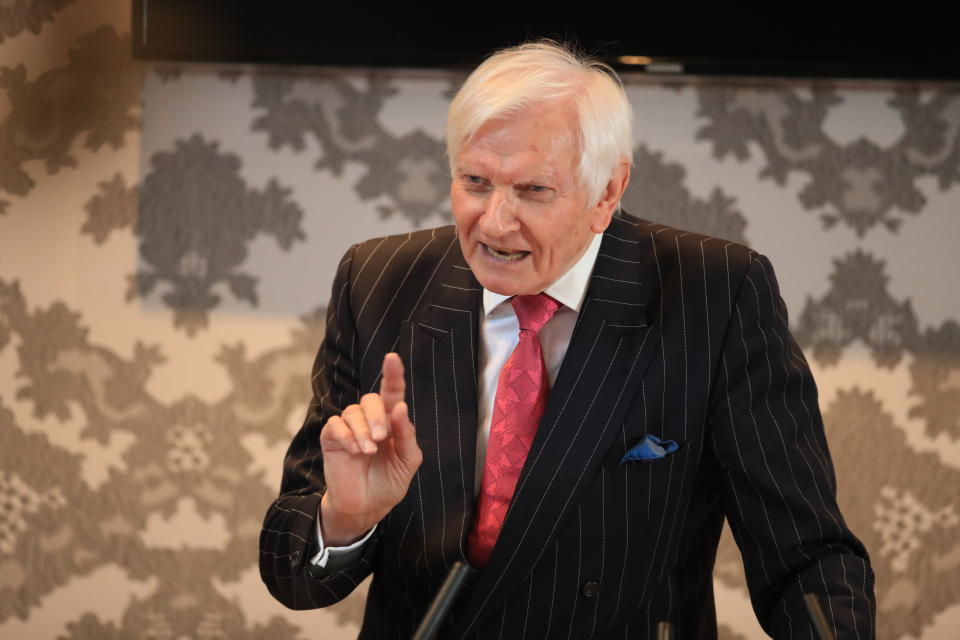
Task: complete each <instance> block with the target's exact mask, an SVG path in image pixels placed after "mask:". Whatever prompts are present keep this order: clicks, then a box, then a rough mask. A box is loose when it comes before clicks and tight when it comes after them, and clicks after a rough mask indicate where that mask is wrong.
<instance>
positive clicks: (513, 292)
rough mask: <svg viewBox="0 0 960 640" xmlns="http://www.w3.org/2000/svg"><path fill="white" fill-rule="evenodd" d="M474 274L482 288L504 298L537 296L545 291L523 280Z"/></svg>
mask: <svg viewBox="0 0 960 640" xmlns="http://www.w3.org/2000/svg"><path fill="white" fill-rule="evenodd" d="M474 274H475V275H476V276H477V280H478V281H479V282H480V286H482V287H483V288H484V289H486V290H487V291H492V292H493V293H499V294H500V295H502V296H524V295H531V294H537V293H540V292H541V291H543V287H538V286H537V285H536V284H535V283H530V282H524V281H523V280H517V279H512V278H510V279H508V278H497V277H483V276H481V275H480V274H477V272H476V271H474Z"/></svg>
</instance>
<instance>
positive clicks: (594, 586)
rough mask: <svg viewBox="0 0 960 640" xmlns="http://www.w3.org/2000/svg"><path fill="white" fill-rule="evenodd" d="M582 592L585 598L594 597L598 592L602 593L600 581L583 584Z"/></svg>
mask: <svg viewBox="0 0 960 640" xmlns="http://www.w3.org/2000/svg"><path fill="white" fill-rule="evenodd" d="M580 593H581V594H582V595H583V597H584V598H593V597H594V596H596V595H597V594H598V593H600V583H599V582H587V583H585V584H584V585H583V589H581V590H580Z"/></svg>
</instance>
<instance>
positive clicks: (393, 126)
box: [0, 0, 960, 640]
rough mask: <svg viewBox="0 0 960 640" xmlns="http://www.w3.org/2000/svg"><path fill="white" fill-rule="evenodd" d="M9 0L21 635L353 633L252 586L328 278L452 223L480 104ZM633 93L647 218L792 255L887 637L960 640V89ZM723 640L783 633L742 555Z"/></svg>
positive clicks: (784, 87)
mask: <svg viewBox="0 0 960 640" xmlns="http://www.w3.org/2000/svg"><path fill="white" fill-rule="evenodd" d="M128 12H129V7H128V6H127V4H126V3H124V2H122V1H121V0H110V1H107V2H104V1H94V0H15V1H13V2H10V1H6V2H3V3H0V504H2V505H3V506H2V508H0V637H2V638H55V637H60V638H70V639H80V638H128V637H142V638H173V637H181V636H188V637H196V638H218V637H229V638H267V637H275V636H278V635H284V636H287V637H290V638H308V637H321V636H322V637H325V638H341V637H342V638H346V637H354V636H355V634H356V628H357V621H358V619H359V616H360V613H361V611H362V604H363V603H362V593H363V591H364V589H365V587H361V589H360V590H358V593H357V594H356V595H355V596H352V597H351V598H350V599H349V600H347V601H345V602H344V603H342V604H341V605H339V606H338V607H334V608H332V609H330V610H326V611H319V612H290V611H286V610H284V609H283V608H282V607H281V606H280V605H278V604H276V603H274V602H273V601H272V600H271V599H270V598H269V596H268V594H267V593H266V590H265V589H264V588H263V587H262V585H261V584H260V581H259V576H258V573H257V568H256V559H257V536H258V533H259V526H260V519H261V518H262V515H263V512H264V510H265V508H266V506H267V505H268V504H269V502H270V500H271V499H272V496H273V495H274V493H275V491H276V489H277V483H278V481H279V475H280V462H281V459H282V456H283V452H284V449H285V446H286V443H287V441H288V440H289V437H290V435H291V434H292V432H293V430H295V429H296V428H297V426H298V423H299V421H300V420H301V418H302V416H303V412H304V409H305V406H306V402H307V398H308V386H307V382H308V375H309V369H310V364H311V361H312V357H313V355H314V353H315V350H316V348H317V344H318V342H319V340H320V338H321V337H322V333H323V328H322V323H321V322H320V321H319V319H320V318H321V317H322V312H323V309H324V306H325V304H326V300H327V296H328V295H329V288H330V283H331V278H332V275H333V270H334V265H335V264H336V262H337V260H338V259H339V257H340V255H341V254H342V252H343V251H344V250H345V249H346V248H347V247H348V246H349V244H351V243H352V242H354V241H357V240H360V239H363V238H367V237H370V236H374V235H381V234H386V233H396V232H403V231H407V230H409V229H413V228H418V227H419V228H422V227H425V226H430V225H437V224H444V223H446V222H447V221H448V220H449V218H450V215H449V211H448V205H447V200H446V190H447V182H448V178H447V175H446V168H445V163H444V159H443V150H442V145H441V137H442V124H443V120H444V113H445V109H446V105H447V100H448V95H449V92H450V91H451V89H452V88H453V87H454V86H456V83H457V82H458V81H459V80H460V79H461V78H459V77H458V76H456V75H452V74H444V73H440V72H435V73H426V72H420V73H413V72H397V71H350V72H338V71H329V70H328V71H317V70H295V69H270V68H261V67H256V68H240V67H223V68H213V67H205V66H194V65H181V66H178V67H170V66H164V65H144V64H142V63H140V62H138V61H134V60H132V59H131V57H130V55H129V51H130V42H129V24H130V17H129V13H128ZM958 89H960V88H958V87H957V86H956V85H953V86H948V85H934V84H926V85H915V84H899V83H898V84H893V83H859V84H852V83H840V82H835V83H827V82H819V83H812V82H802V81H789V82H788V81H776V80H771V81H763V82H749V81H745V80H728V81H717V80H709V81H707V80H696V79H685V80H682V81H677V82H670V83H663V82H660V81H650V80H644V79H638V78H634V79H630V80H629V82H628V92H629V95H630V98H631V100H632V102H633V104H634V106H635V109H636V115H637V122H638V126H637V131H636V154H635V160H636V171H635V174H634V178H633V181H632V183H631V187H630V191H629V193H628V196H627V198H626V200H625V205H626V208H627V209H628V210H630V211H632V212H635V213H638V214H639V215H642V216H644V217H648V218H653V219H656V220H660V221H663V222H666V223H669V224H675V225H678V226H682V227H686V228H691V229H694V230H697V231H703V232H707V233H711V234H715V235H718V236H720V237H724V238H729V239H733V240H738V241H742V242H747V243H748V244H750V245H751V246H753V247H754V248H756V249H758V250H760V251H762V252H764V253H766V254H767V255H769V256H770V257H771V259H772V260H773V262H774V264H775V265H776V267H777V270H778V275H779V278H780V282H781V286H782V290H783V293H784V297H785V298H786V302H787V304H788V306H789V308H790V310H791V314H792V316H791V326H792V327H793V329H794V331H795V334H796V336H797V338H798V340H799V341H800V343H801V345H802V346H803V348H804V350H805V352H806V353H807V355H808V359H809V360H810V361H811V365H812V367H813V368H814V371H815V374H816V375H817V380H818V383H819V387H820V403H821V407H822V409H823V411H824V414H825V420H826V425H827V430H828V435H829V438H830V443H831V449H832V453H833V456H834V460H835V463H836V465H837V467H838V476H839V486H840V502H841V504H842V506H843V507H844V509H845V514H846V516H847V519H848V520H849V522H850V524H851V526H852V528H853V529H854V530H855V531H856V532H857V533H858V534H859V535H860V536H861V537H862V538H863V540H864V541H865V543H866V544H867V546H868V548H869V549H870V551H871V554H872V556H873V560H874V564H875V568H876V571H877V574H878V590H879V592H878V600H879V605H878V608H879V629H880V635H881V637H889V638H923V639H924V640H933V639H940V638H948V637H951V633H950V632H949V631H948V630H955V629H956V628H957V626H958V625H960V542H958V541H960V535H958V534H960V522H958V515H960V514H958V495H960V325H958V320H960V296H958V295H957V282H956V281H957V277H958V275H960V258H958V256H957V251H956V249H955V246H954V245H955V242H956V238H957V233H958V231H960V185H958V182H960V169H958V167H960V91H958ZM716 587H717V598H718V606H719V608H720V618H721V622H722V623H723V626H722V635H723V637H725V638H756V637H762V633H761V632H760V631H759V630H758V627H757V625H756V622H755V621H754V620H753V614H752V611H751V610H750V605H749V600H748V598H747V595H746V591H745V589H744V587H743V581H742V572H741V570H740V568H739V554H738V552H737V551H736V548H735V546H733V545H732V543H731V541H730V540H729V537H727V538H725V541H724V545H723V547H722V549H721V552H720V555H719V558H718V563H717V569H716Z"/></svg>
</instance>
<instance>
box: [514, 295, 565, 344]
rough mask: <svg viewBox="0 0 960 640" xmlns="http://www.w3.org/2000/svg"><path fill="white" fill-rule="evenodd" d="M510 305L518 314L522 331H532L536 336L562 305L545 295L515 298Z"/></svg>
mask: <svg viewBox="0 0 960 640" xmlns="http://www.w3.org/2000/svg"><path fill="white" fill-rule="evenodd" d="M510 304H512V305H513V310H514V311H516V312H517V320H518V321H519V322H520V330H521V331H531V332H533V333H534V334H537V333H540V329H542V328H543V325H545V324H547V321H548V320H550V318H552V317H553V314H554V313H556V311H557V309H559V308H560V303H559V302H557V301H556V300H554V299H553V298H551V297H550V296H548V295H547V294H545V293H538V294H537V295H535V296H513V297H512V298H511V299H510Z"/></svg>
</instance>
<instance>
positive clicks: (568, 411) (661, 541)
mask: <svg viewBox="0 0 960 640" xmlns="http://www.w3.org/2000/svg"><path fill="white" fill-rule="evenodd" d="M480 313H481V287H480V285H479V284H478V283H477V281H476V279H475V278H474V277H473V274H472V272H471V271H470V268H469V266H468V265H467V264H466V262H465V261H464V259H463V255H462V253H461V251H460V247H459V243H458V240H457V238H456V235H455V231H454V229H453V228H452V227H445V228H440V229H434V230H428V231H422V232H417V233H412V234H410V235H407V236H395V237H389V238H380V239H375V240H370V241H368V242H365V243H362V244H360V245H357V246H354V247H352V248H351V249H350V250H349V251H348V252H347V254H346V255H345V257H344V259H343V260H342V262H341V263H340V266H339V269H338V272H337V276H336V280H335V283H334V288H333V297H332V300H331V303H330V307H329V311H328V325H327V333H326V337H325V339H324V343H323V345H322V347H321V349H320V352H319V355H318V356H317V361H316V365H315V368H314V375H313V388H314V394H315V395H314V399H313V402H312V404H311V407H310V409H309V412H308V416H307V419H306V423H305V424H304V426H303V428H302V429H301V431H300V432H299V433H298V435H297V436H296V437H295V438H294V440H293V442H292V444H291V446H290V450H289V452H288V455H287V458H286V460H285V463H284V474H283V482H282V488H281V494H280V497H279V498H278V500H277V501H276V502H275V503H274V504H273V505H272V506H271V507H270V509H269V511H268V513H267V516H266V519H265V522H264V528H263V532H262V534H261V542H260V554H261V555H260V558H261V560H260V568H261V574H262V577H263V579H264V581H265V582H266V584H267V586H268V588H269V589H270V591H271V593H272V594H273V595H274V596H275V597H276V598H278V599H279V600H280V601H281V602H283V603H284V604H286V605H287V606H289V607H292V608H297V609H301V608H314V607H323V606H326V605H329V604H332V603H334V602H337V601H338V600H340V599H342V598H344V597H345V596H346V595H347V594H349V593H350V591H351V590H352V589H353V588H354V587H355V586H356V585H357V583H359V582H360V581H361V580H362V579H363V578H365V577H366V576H367V575H368V574H369V573H370V572H371V571H372V572H373V573H374V576H373V582H372V584H371V587H370V592H369V596H368V601H367V608H366V615H365V618H364V623H363V629H362V632H361V635H360V637H361V638H398V637H399V638H403V637H409V636H410V635H411V634H412V632H413V630H414V627H415V625H416V623H417V621H418V620H419V619H420V618H421V616H422V615H423V614H424V613H425V611H426V608H427V605H428V603H429V601H430V599H431V597H432V596H433V595H434V593H435V592H436V590H437V588H438V586H439V584H440V582H441V581H442V579H443V577H444V576H445V574H446V572H447V570H448V568H449V567H450V565H451V564H452V563H453V562H454V561H456V560H463V559H464V540H465V538H466V534H467V531H468V530H469V528H470V523H471V517H472V515H473V509H474V486H473V483H474V466H475V458H476V453H475V446H476V444H475V443H476V428H477V424H476V423H477V371H478V362H477V358H478V339H479V335H478V317H479V314H480ZM389 351H398V352H399V353H400V354H401V355H402V356H403V358H404V361H405V363H406V375H407V402H408V403H409V406H410V409H411V413H412V419H413V422H414V424H415V425H416V429H417V440H418V442H419V444H420V447H421V449H422V450H423V454H424V460H423V464H422V465H421V467H420V469H419V471H418V472H417V474H416V476H415V477H414V479H413V481H412V483H411V486H410V489H409V491H408V493H407V495H406V497H405V498H404V500H403V501H402V502H401V503H400V504H398V505H397V506H396V508H394V509H393V511H392V512H391V513H390V514H389V515H388V516H387V517H386V518H385V520H384V521H383V522H382V523H381V525H380V526H379V527H378V529H377V531H376V533H375V534H374V537H373V538H372V540H371V542H370V543H368V544H367V545H366V547H365V550H364V553H363V557H362V558H361V559H360V560H359V561H357V562H356V563H355V564H353V565H351V566H349V567H347V568H345V569H343V570H342V571H337V572H335V573H333V574H330V575H326V576H319V577H314V575H313V573H312V568H311V566H310V565H309V562H308V561H307V559H308V558H309V557H310V555H311V554H312V553H314V551H315V549H314V548H313V547H314V542H313V541H314V536H315V530H314V527H315V517H316V513H317V506H318V503H319V500H320V496H321V495H322V493H323V491H324V483H323V461H322V458H321V454H320V448H319V432H320V429H321V427H322V426H323V424H324V422H325V421H326V419H327V417H328V416H330V415H331V414H335V413H339V411H340V410H341V409H342V408H343V407H345V406H346V405H348V404H351V403H353V402H356V401H357V400H358V398H359V397H360V396H361V395H362V394H363V393H367V392H369V391H371V390H375V389H376V388H377V387H378V383H379V381H378V377H379V374H380V364H381V361H382V358H383V355H384V354H385V353H387V352H389ZM645 434H654V435H656V436H658V437H660V438H665V439H671V440H675V441H677V442H679V443H682V444H683V446H682V447H681V448H680V450H679V451H678V452H676V453H675V454H673V455H670V456H668V457H666V458H663V459H661V460H657V461H654V462H626V463H621V459H622V458H623V456H624V453H625V452H626V451H627V450H629V449H630V448H631V447H632V446H633V445H634V444H635V443H637V442H638V441H640V440H641V439H642V438H643V437H644V435H645ZM834 496H835V478H834V474H833V469H832V466H831V461H830V457H829V453H828V450H827V443H826V441H825V439H824V433H823V427H822V423H821V418H820V413H819V409H818V406H817V392H816V388H815V386H814V382H813V380H812V378H811V376H810V372H809V370H808V368H807V365H806V362H805V361H804V359H803V356H802V354H801V353H800V350H799V348H798V347H797V346H796V344H795V343H794V342H793V340H792V338H791V336H790V335H789V332H788V330H787V317H786V310H785V308H784V306H783V303H782V301H781V299H780V297H779V293H778V289H777V284H776V281H775V279H774V275H773V271H772V269H771V266H770V263H769V262H768V261H767V259H766V258H765V257H763V256H761V255H759V254H756V253H754V252H752V251H750V250H749V249H747V248H745V247H743V246H740V245H736V244H733V243H730V242H726V241H722V240H717V239H714V238H708V237H704V236H699V235H695V234H692V233H685V232H681V231H678V230H676V229H671V228H669V227H665V226H663V225H659V224H655V223H651V222H646V221H641V220H637V219H636V218H633V217H630V216H628V215H626V214H624V215H621V216H620V217H617V218H614V219H613V221H612V223H611V225H610V227H609V228H608V230H607V232H606V233H605V236H604V238H603V242H602V245H601V249H600V254H599V257H598V258H597V263H596V266H595V268H594V272H593V275H592V279H591V281H590V284H589V287H588V291H587V297H586V299H585V301H584V304H583V306H582V309H581V313H580V316H579V318H578V321H577V326H576V329H575V331H574V334H573V337H572V338H571V342H570V345H569V348H568V350H567V354H566V357H565V359H564V361H563V364H562V366H561V369H560V372H559V374H558V376H557V379H556V382H555V384H554V388H553V389H552V391H551V395H550V400H549V404H548V406H547V409H546V411H545V413H544V415H543V418H542V421H541V423H540V427H539V430H538V431H537V435H536V438H535V440H534V442H533V446H532V448H531V450H530V453H529V456H528V459H527V461H526V464H525V466H524V469H523V473H522V475H521V478H520V480H519V482H518V485H517V489H516V493H515V495H514V501H513V503H512V506H511V511H510V514H509V516H508V518H507V520H506V522H505V525H504V528H503V530H502V532H501V535H500V538H499V541H498V543H497V545H496V547H495V548H494V550H493V553H492V555H491V557H490V560H489V563H488V565H487V567H486V568H485V569H484V570H483V571H482V572H481V573H480V574H479V575H478V577H477V579H476V580H475V582H474V583H473V585H472V588H471V589H470V590H469V591H468V592H467V593H466V594H464V595H463V596H462V597H461V598H460V599H459V601H458V603H457V606H456V607H455V612H454V615H453V617H452V619H451V620H450V621H449V622H448V623H447V625H446V627H445V628H444V630H443V632H442V634H441V635H442V637H445V638H447V637H449V638H462V637H466V638H501V637H503V638H520V637H525V638H553V637H563V638H588V637H601V638H606V637H611V638H612V637H616V638H647V637H654V634H655V631H654V630H655V628H656V624H657V622H658V621H660V620H670V621H671V622H672V623H673V624H674V625H675V631H676V633H677V637H678V638H714V637H716V634H717V629H716V617H715V612H714V604H713V592H712V567H713V562H714V556H715V551H716V546H717V540H718V537H719V535H720V530H721V525H722V522H723V518H724V516H726V517H727V518H728V519H729V521H730V524H731V526H732V529H733V532H734V535H735V537H736V540H737V543H738V544H739V546H740V549H741V551H742V553H743V558H744V564H745V569H746V576H747V582H748V585H749V587H750V592H751V597H752V601H753V606H754V609H755V611H756V613H757V616H758V618H759V620H760V623H761V624H762V625H763V627H764V629H765V630H766V631H767V632H768V633H770V634H771V635H772V636H774V637H776V638H808V637H812V633H811V629H810V626H809V623H808V621H807V620H808V619H807V616H806V613H805V611H804V609H803V603H802V599H801V594H802V593H805V592H814V593H818V594H819V595H820V597H821V599H822V601H823V603H824V604H825V607H824V609H825V611H826V614H827V618H828V619H829V620H830V621H831V623H832V624H833V625H834V626H835V628H836V630H837V631H838V633H839V637H851V638H853V637H859V638H864V639H866V638H870V637H872V636H873V619H874V613H873V612H874V596H873V573H872V571H871V569H870V566H869V560H868V558H867V554H866V551H865V550H864V548H863V547H862V545H861V544H860V542H859V541H858V540H857V539H856V538H855V537H854V536H853V534H851V532H850V531H849V530H848V529H847V527H846V525H845V524H844V521H843V518H842V516H841V514H840V512H839V510H838V508H837V505H836V502H835V499H834Z"/></svg>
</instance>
